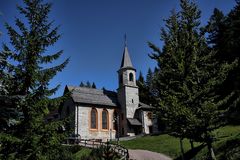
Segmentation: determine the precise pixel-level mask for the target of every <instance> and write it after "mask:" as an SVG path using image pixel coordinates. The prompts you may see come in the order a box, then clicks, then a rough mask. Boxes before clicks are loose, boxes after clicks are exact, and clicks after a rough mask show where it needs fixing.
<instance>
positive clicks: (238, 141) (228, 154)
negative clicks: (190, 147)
mask: <svg viewBox="0 0 240 160" xmlns="http://www.w3.org/2000/svg"><path fill="white" fill-rule="evenodd" d="M214 134H215V136H216V138H217V141H216V142H214V144H213V148H214V152H215V154H216V158H217V159H218V160H228V159H231V160H235V159H236V160H238V159H240V126H225V127H222V128H219V129H217V130H216V131H214ZM207 152H208V150H207V147H205V148H204V149H203V150H202V151H201V152H200V153H199V154H198V155H197V159H199V160H204V159H206V156H205V155H206V154H207Z"/></svg>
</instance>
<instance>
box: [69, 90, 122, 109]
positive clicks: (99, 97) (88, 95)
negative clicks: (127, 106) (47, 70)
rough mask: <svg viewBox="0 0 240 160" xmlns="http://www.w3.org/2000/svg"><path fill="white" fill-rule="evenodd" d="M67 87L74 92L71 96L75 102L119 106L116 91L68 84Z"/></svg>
mask: <svg viewBox="0 0 240 160" xmlns="http://www.w3.org/2000/svg"><path fill="white" fill-rule="evenodd" d="M66 88H67V89H68V90H69V91H70V92H72V95H71V96H72V98H73V101H74V102H77V103H84V104H95V105H106V106H112V107H117V106H119V105H118V100H117V93H116V92H113V91H108V90H99V89H94V88H86V87H74V86H67V87H66Z"/></svg>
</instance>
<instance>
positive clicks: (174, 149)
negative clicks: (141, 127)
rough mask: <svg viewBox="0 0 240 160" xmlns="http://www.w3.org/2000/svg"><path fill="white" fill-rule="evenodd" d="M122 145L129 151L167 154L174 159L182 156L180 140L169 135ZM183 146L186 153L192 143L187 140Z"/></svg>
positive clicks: (145, 138)
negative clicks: (137, 150) (142, 150)
mask: <svg viewBox="0 0 240 160" xmlns="http://www.w3.org/2000/svg"><path fill="white" fill-rule="evenodd" d="M120 144H121V145H123V146H124V147H126V148H128V149H144V150H149V151H153V152H158V153H163V154H166V155H168V156H170V157H172V158H175V157H178V156H179V155H180V142H179V139H178V138H175V137H172V136H169V135H167V134H163V135H159V136H145V137H141V138H136V139H134V140H130V141H121V142H120ZM183 145H184V150H185V151H187V150H189V149H190V148H191V146H190V143H189V141H188V140H187V139H184V141H183ZM195 145H197V144H195Z"/></svg>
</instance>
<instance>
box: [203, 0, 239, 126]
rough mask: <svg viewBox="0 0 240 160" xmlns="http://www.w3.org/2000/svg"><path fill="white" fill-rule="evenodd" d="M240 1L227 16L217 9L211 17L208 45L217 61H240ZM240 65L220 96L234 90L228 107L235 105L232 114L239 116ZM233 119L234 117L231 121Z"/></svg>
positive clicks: (228, 79)
mask: <svg viewBox="0 0 240 160" xmlns="http://www.w3.org/2000/svg"><path fill="white" fill-rule="evenodd" d="M239 21H240V1H236V6H235V7H234V8H233V9H232V10H231V11H230V12H229V13H228V14H227V15H224V14H223V13H222V12H221V11H219V10H218V9H215V10H214V12H213V15H212V16H211V18H210V20H209V22H208V25H207V26H206V27H205V28H206V30H207V32H208V34H209V36H208V40H209V41H208V43H209V44H210V46H212V48H213V49H214V50H215V51H216V59H217V60H219V61H222V62H230V63H231V62H233V61H234V60H235V59H236V58H238V59H239V49H240V45H239V44H240V38H239V37H240V29H239V28H240V22H239ZM239 70H240V63H238V67H236V68H235V69H234V70H232V71H231V72H230V73H229V75H228V77H227V80H226V81H225V82H224V83H223V85H222V87H221V89H220V90H219V94H220V95H223V96H226V95H228V94H229V93H231V92H232V91H233V90H234V92H235V94H234V97H236V98H232V101H231V102H229V103H228V105H233V106H235V108H232V111H231V112H232V114H233V115H238V114H239V113H240V109H239V100H240V83H239V81H240V72H239ZM231 119H232V116H231V118H230V119H229V120H231ZM231 121H232V122H234V123H236V122H237V121H238V123H239V122H240V119H239V118H238V116H235V118H233V120H231Z"/></svg>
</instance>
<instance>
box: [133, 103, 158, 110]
mask: <svg viewBox="0 0 240 160" xmlns="http://www.w3.org/2000/svg"><path fill="white" fill-rule="evenodd" d="M137 109H142V110H152V109H154V107H153V106H149V105H147V104H145V103H142V102H139V106H138V108H137Z"/></svg>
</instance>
